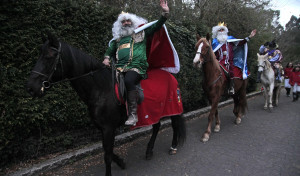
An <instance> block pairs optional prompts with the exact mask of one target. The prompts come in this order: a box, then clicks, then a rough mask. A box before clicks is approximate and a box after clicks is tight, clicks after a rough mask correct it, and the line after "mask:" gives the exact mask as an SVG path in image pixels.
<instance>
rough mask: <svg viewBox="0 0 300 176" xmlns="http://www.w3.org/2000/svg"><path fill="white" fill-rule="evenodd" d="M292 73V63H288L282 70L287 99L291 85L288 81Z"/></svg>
mask: <svg viewBox="0 0 300 176" xmlns="http://www.w3.org/2000/svg"><path fill="white" fill-rule="evenodd" d="M292 71H293V63H292V62H289V63H288V64H286V67H285V68H284V87H285V90H286V96H287V97H289V96H290V92H291V85H290V83H289V81H290V77H291V74H292Z"/></svg>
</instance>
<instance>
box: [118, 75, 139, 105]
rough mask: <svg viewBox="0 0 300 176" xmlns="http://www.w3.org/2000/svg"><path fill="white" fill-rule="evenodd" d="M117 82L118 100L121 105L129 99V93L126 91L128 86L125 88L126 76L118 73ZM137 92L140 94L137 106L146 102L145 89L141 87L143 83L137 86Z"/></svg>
mask: <svg viewBox="0 0 300 176" xmlns="http://www.w3.org/2000/svg"><path fill="white" fill-rule="evenodd" d="M116 78H117V82H116V84H115V92H116V95H117V98H118V100H119V101H120V102H121V103H123V104H124V103H125V102H126V99H127V98H126V97H127V94H126V93H127V91H126V86H125V82H124V75H123V74H122V73H121V72H118V71H117V75H116ZM136 90H137V93H138V99H137V104H141V103H142V102H143V100H144V92H143V89H142V87H141V83H139V84H137V85H136Z"/></svg>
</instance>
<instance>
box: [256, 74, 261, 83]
mask: <svg viewBox="0 0 300 176" xmlns="http://www.w3.org/2000/svg"><path fill="white" fill-rule="evenodd" d="M260 77H261V72H257V79H256V83H260Z"/></svg>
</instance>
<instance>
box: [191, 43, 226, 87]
mask: <svg viewBox="0 0 300 176" xmlns="http://www.w3.org/2000/svg"><path fill="white" fill-rule="evenodd" d="M200 40H201V39H200ZM204 42H206V41H202V43H204ZM200 44H201V42H200V43H199V46H200ZM199 46H198V47H199ZM203 46H204V45H203ZM203 46H202V47H203ZM208 46H209V45H208ZM209 47H210V46H209ZM196 54H199V55H200V59H201V57H202V58H203V62H202V63H201V64H205V63H207V62H212V57H208V55H209V54H210V53H209V51H207V52H206V53H205V54H201V52H198V51H197V52H196ZM207 57H208V59H207ZM222 75H223V74H222V72H220V74H219V76H218V77H217V78H216V79H215V80H214V81H213V82H212V83H210V84H209V85H208V87H210V86H212V85H214V84H216V83H217V81H219V80H220V79H221V77H222Z"/></svg>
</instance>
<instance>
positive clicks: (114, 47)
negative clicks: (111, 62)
mask: <svg viewBox="0 0 300 176" xmlns="http://www.w3.org/2000/svg"><path fill="white" fill-rule="evenodd" d="M166 20H167V18H166V17H164V16H161V18H160V19H159V20H158V21H157V22H156V23H155V24H153V25H152V26H150V27H148V28H146V29H145V30H144V31H141V32H139V33H137V34H133V35H131V36H126V37H122V38H121V39H120V40H119V41H116V40H113V41H112V42H111V44H110V46H109V48H108V49H107V50H106V52H105V55H104V56H110V57H111V56H114V55H115V56H116V67H117V69H119V70H121V71H124V72H126V71H128V70H133V71H136V72H137V73H139V74H141V75H144V74H146V71H147V68H148V63H147V56H146V45H147V37H148V36H150V35H153V34H154V32H156V31H157V30H159V29H160V28H161V27H162V25H163V24H164V23H165V21H166Z"/></svg>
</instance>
